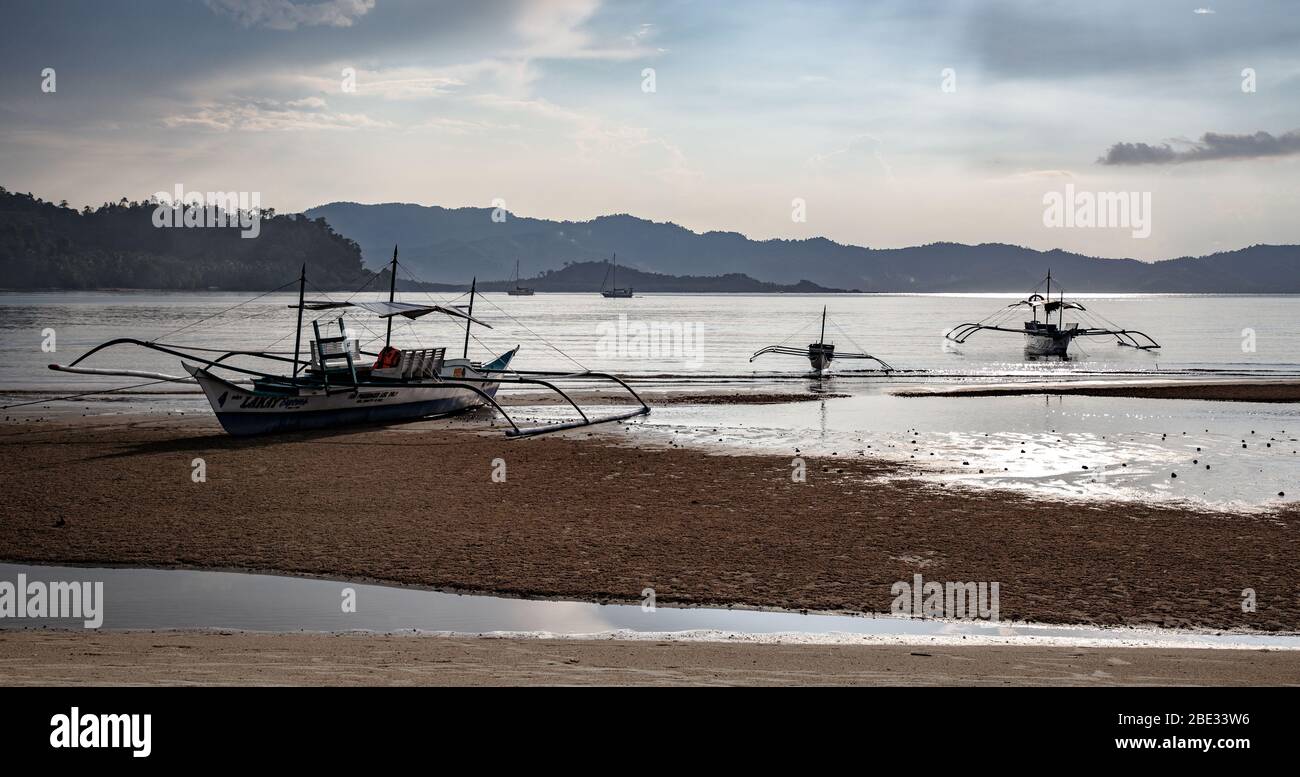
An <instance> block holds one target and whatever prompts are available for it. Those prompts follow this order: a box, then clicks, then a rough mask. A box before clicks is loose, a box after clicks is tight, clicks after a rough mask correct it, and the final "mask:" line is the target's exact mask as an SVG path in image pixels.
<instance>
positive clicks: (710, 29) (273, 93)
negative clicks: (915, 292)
mask: <svg viewBox="0 0 1300 777" xmlns="http://www.w3.org/2000/svg"><path fill="white" fill-rule="evenodd" d="M1296 11H1297V8H1296V6H1295V4H1294V2H1290V1H1286V0H1279V1H1278V2H1248V1H1242V2H1226V1H1221V2H1210V0H1192V2H1168V1H1166V0H1148V1H1146V2H1132V0H1126V1H1125V2H1106V1H1098V2H1088V3H1079V2H1050V1H1048V2H988V1H984V0H981V1H971V2H960V1H954V2H931V1H929V0H899V1H898V2H868V1H867V0H842V1H841V0H819V1H818V2H806V3H799V2H765V1H763V0H754V1H753V2H742V1H741V0H736V1H734V2H722V1H712V0H701V1H700V2H675V1H674V0H667V1H666V2H665V1H660V2H648V1H647V2H641V1H638V0H628V1H626V2H618V1H615V0H609V1H606V2H601V1H600V0H536V1H534V2H526V1H525V0H480V1H479V2H473V3H469V2H460V1H456V2H442V1H441V0H130V1H129V2H128V0H90V1H86V2H80V1H72V0H36V1H29V0H6V2H5V4H4V8H3V11H2V12H0V13H2V14H3V16H2V17H0V18H3V19H4V24H3V28H2V29H0V185H2V186H4V187H6V188H8V189H10V190H14V191H24V192H25V191H31V192H32V193H34V194H36V195H38V196H41V197H43V198H45V199H48V200H54V201H58V200H62V199H66V200H68V201H69V202H70V203H71V204H73V205H76V206H80V205H84V204H87V203H90V204H99V203H101V202H104V201H108V200H117V199H119V198H121V197H124V196H125V197H127V198H128V199H145V198H147V197H148V196H149V195H151V194H152V193H154V192H157V191H169V192H170V191H173V190H174V189H175V188H176V186H177V185H181V186H183V187H184V188H185V189H186V190H189V191H200V192H206V191H244V192H257V193H259V194H260V198H261V202H262V204H263V205H266V206H271V207H275V208H276V209H277V210H279V211H281V212H288V211H300V210H303V209H306V208H310V207H312V206H314V205H319V204H324V203H327V202H332V201H339V200H346V201H354V202H370V203H377V202H413V203H420V204H425V205H443V206H448V207H459V206H477V207H491V206H493V205H494V204H499V203H502V202H503V203H504V206H505V207H506V208H507V209H508V210H509V211H510V212H512V213H517V214H520V215H526V216H534V217H541V218H553V219H569V220H584V219H589V218H593V217H596V216H600V215H604V214H612V213H631V214H633V215H636V216H640V217H643V218H648V219H653V220H656V221H673V222H676V223H678V224H681V225H683V226H686V227H688V228H690V229H693V230H696V231H701V232H702V231H708V230H722V231H735V232H741V233H743V234H745V235H747V236H749V237H752V238H756V239H766V238H783V239H798V238H807V237H815V236H824V237H827V238H830V239H832V240H836V241H839V242H842V243H851V244H855V245H863V246H869V247H878V248H884V247H898V246H906V245H919V244H925V243H932V242H940V241H954V242H964V243H982V242H1005V243H1015V244H1020V245H1026V246H1030V247H1033V248H1039V249H1051V248H1064V249H1067V250H1072V251H1079V252H1082V253H1087V254H1091V255H1097V256H1112V257H1134V258H1139V259H1148V260H1150V259H1164V258H1171V257H1175V256H1182V255H1201V254H1207V253H1213V252H1215V251H1222V250H1232V249H1235V248H1240V247H1242V246H1247V245H1252V244H1256V243H1300V217H1297V213H1300V186H1298V185H1297V181H1300V14H1297V13H1296ZM47 68H49V69H53V73H54V81H53V84H52V86H53V90H52V91H51V90H50V89H49V87H50V86H51V84H50V83H49V77H48V75H47V73H48V71H47V70H46V69H47ZM349 73H355V76H354V77H351V78H349V77H348V74H349ZM651 80H652V81H653V83H651ZM1067 186H1068V187H1070V189H1069V191H1072V192H1074V193H1075V198H1074V199H1071V200H1069V202H1071V203H1074V204H1076V205H1078V204H1080V203H1085V200H1084V199H1080V194H1081V193H1082V194H1083V195H1088V194H1092V195H1101V194H1108V193H1117V192H1134V193H1137V195H1149V202H1150V212H1149V214H1146V215H1147V216H1148V217H1149V226H1150V229H1149V230H1145V231H1146V232H1147V233H1148V234H1146V236H1139V235H1140V234H1141V232H1142V231H1143V230H1137V229H1132V228H1129V227H1130V226H1131V225H1127V224H1108V225H1104V226H1092V227H1088V226H1078V225H1076V226H1073V227H1066V226H1048V225H1047V224H1046V223H1045V211H1047V210H1048V205H1047V200H1046V199H1045V198H1047V197H1049V194H1051V193H1056V196H1057V197H1058V199H1059V198H1060V197H1061V196H1063V195H1064V194H1065V193H1066V192H1067ZM1137 195H1135V196H1134V197H1133V198H1132V199H1133V201H1134V202H1135V203H1141V202H1143V196H1137ZM1085 204H1086V203H1085ZM1133 215H1134V216H1135V217H1136V216H1138V215H1140V214H1138V213H1134V214H1133ZM801 217H802V218H801ZM1084 223H1085V224H1086V222H1084Z"/></svg>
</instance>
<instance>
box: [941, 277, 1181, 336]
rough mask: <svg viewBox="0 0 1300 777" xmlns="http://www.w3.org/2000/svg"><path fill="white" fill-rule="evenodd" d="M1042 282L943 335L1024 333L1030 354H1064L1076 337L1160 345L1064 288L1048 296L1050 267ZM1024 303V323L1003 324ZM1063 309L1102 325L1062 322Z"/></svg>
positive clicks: (1063, 318) (1063, 319)
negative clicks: (1016, 299) (1072, 297)
mask: <svg viewBox="0 0 1300 777" xmlns="http://www.w3.org/2000/svg"><path fill="white" fill-rule="evenodd" d="M1045 282H1046V287H1044V284H1043V283H1041V282H1040V283H1039V284H1038V286H1036V287H1035V288H1034V290H1033V291H1032V292H1031V293H1030V294H1029V296H1028V297H1026V298H1025V299H1022V300H1020V301H1019V302H1014V303H1012V304H1010V305H1007V306H1006V307H1005V308H1003V309H1002V310H999V311H998V312H996V313H994V314H993V315H991V316H989V317H987V318H984V319H981V320H980V321H977V322H975V323H970V324H958V325H957V326H955V327H953V328H952V329H951V330H949V331H948V333H947V334H945V335H944V337H946V338H948V339H949V340H951V341H953V342H954V343H964V342H966V340H967V339H968V338H969V337H970V336H971V335H973V334H975V333H976V332H980V331H983V330H990V331H994V332H1018V333H1021V334H1023V335H1024V336H1025V353H1026V354H1029V355H1030V356H1065V355H1066V352H1067V351H1068V350H1069V348H1070V343H1071V342H1072V341H1073V340H1074V338H1076V337H1108V336H1109V337H1114V338H1115V341H1116V342H1117V343H1118V344H1119V345H1123V346H1127V347H1129V348H1137V349H1139V350H1143V351H1149V350H1153V349H1156V348H1159V347H1160V344H1159V343H1157V342H1156V341H1155V340H1154V339H1152V338H1151V336H1150V335H1147V334H1146V333H1144V332H1139V331H1138V330H1136V329H1123V328H1120V327H1118V326H1115V325H1114V324H1113V323H1112V322H1110V321H1108V320H1106V319H1105V318H1104V317H1102V316H1101V315H1100V314H1096V313H1090V312H1089V311H1088V309H1087V308H1085V307H1084V306H1083V305H1082V304H1080V303H1078V302H1075V301H1074V300H1067V299H1066V298H1065V290H1064V289H1061V290H1060V294H1059V296H1058V297H1057V298H1056V299H1052V273H1051V271H1050V270H1049V271H1048V273H1047V278H1046V279H1045ZM1058 286H1059V284H1058ZM1039 289H1043V290H1044V291H1043V293H1042V294H1039V293H1038V290H1039ZM1026 307H1027V308H1029V309H1030V311H1032V315H1033V320H1032V321H1025V322H1024V326H1023V327H1021V328H1020V329H1016V328H1014V327H1010V326H1004V324H1007V323H1009V320H1010V319H1011V318H1012V317H1013V316H1014V315H1015V314H1016V313H1017V312H1018V311H1019V310H1020V309H1021V308H1026ZM1067 310H1074V311H1078V314H1079V318H1081V319H1088V318H1094V317H1095V318H1096V319H1098V321H1095V322H1088V321H1085V323H1100V324H1103V325H1104V326H1082V327H1081V326H1079V324H1078V322H1070V323H1069V324H1067V323H1065V311H1067ZM1040 313H1041V314H1042V320H1039V314H1040ZM1053 315H1055V316H1056V322H1055V323H1053V322H1052V316H1053Z"/></svg>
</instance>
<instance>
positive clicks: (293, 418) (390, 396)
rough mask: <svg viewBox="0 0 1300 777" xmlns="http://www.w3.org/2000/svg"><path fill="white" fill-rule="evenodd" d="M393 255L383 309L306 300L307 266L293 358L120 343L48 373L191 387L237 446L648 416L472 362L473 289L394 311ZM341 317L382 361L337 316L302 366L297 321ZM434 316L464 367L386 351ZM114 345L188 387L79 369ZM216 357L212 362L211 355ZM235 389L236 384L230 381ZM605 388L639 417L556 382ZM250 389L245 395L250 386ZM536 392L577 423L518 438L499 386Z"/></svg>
mask: <svg viewBox="0 0 1300 777" xmlns="http://www.w3.org/2000/svg"><path fill="white" fill-rule="evenodd" d="M397 267H398V264H397V249H396V248H394V249H393V261H392V265H391V275H390V279H389V289H388V301H387V302H351V301H348V302H335V301H332V300H308V299H306V296H305V295H306V287H307V266H306V265H303V268H302V273H301V274H300V276H299V278H298V303H297V304H296V305H290V307H291V308H296V309H297V311H298V324H297V329H296V333H295V336H294V350H293V356H292V357H290V356H288V355H286V354H279V353H272V352H269V351H244V350H229V351H221V350H219V349H209V348H198V347H194V346H179V345H170V344H167V343H159V342H156V341H146V340H138V339H135V338H118V339H116V340H110V341H108V342H105V343H101V344H100V345H98V346H95V347H94V348H92V349H90V350H89V351H87V352H86V353H84V354H82V355H81V356H79V357H77V359H75V360H74V361H72V362H71V363H70V364H68V365H66V366H65V365H59V364H51V365H50V369H53V370H61V371H64V372H75V373H83V374H92V375H127V376H131V377H145V378H155V379H158V380H172V381H188V380H191V379H192V380H193V381H195V382H197V383H198V385H199V387H200V388H202V389H203V392H204V394H205V395H206V396H207V398H208V401H209V402H210V403H211V405H212V409H213V411H214V412H215V413H216V415H217V419H218V420H219V421H220V422H221V425H222V427H223V428H224V429H225V430H226V431H227V432H228V433H230V434H232V435H236V436H246V435H256V434H268V433H275V432H287V431H298V430H305V429H320V428H328V427H335V426H343V425H350V424H357V423H374V422H383V421H397V420H406V419H415V418H425V417H429V416H436V415H446V414H449V413H455V412H458V411H462V410H466V409H468V408H471V407H475V406H481V405H486V406H488V407H491V408H492V409H493V410H495V411H496V412H497V413H498V414H500V415H501V417H502V418H504V419H505V420H506V422H507V423H508V424H509V425H510V428H509V429H508V430H507V431H506V435H507V436H510V437H531V436H535V435H539V434H546V433H548V432H555V431H560V430H562V429H574V428H578V427H583V426H591V425H594V424H601V423H609V422H612V421H622V420H625V419H628V418H633V417H635V416H639V415H644V414H646V413H649V412H650V406H649V405H647V404H646V403H645V401H644V400H642V399H641V397H640V396H639V395H638V394H637V393H636V392H635V391H634V390H633V389H632V387H631V386H629V385H628V384H627V383H626V382H624V381H623V380H622V379H620V378H618V377H616V376H614V375H611V374H608V373H603V372H593V371H590V370H585V369H584V370H581V371H578V372H563V371H548V370H517V369H511V368H510V362H511V361H512V359H513V358H514V356H515V355H516V353H518V351H519V346H515V348H513V349H511V350H509V351H506V352H505V353H502V354H501V355H499V356H497V357H496V358H495V359H492V360H491V361H488V362H487V363H480V362H474V361H471V360H470V359H469V358H468V356H469V338H470V329H469V328H470V326H472V325H475V324H477V325H479V326H483V327H487V328H489V329H490V328H491V327H490V326H489V325H488V324H486V323H484V322H482V321H479V320H478V319H476V318H474V315H473V313H474V296H475V287H474V286H471V288H470V301H469V305H468V306H467V309H466V310H463V311H462V310H461V308H460V306H451V307H448V306H444V305H437V304H428V305H422V304H414V303H407V302H398V301H397V300H396V290H397V288H396V287H397ZM343 308H356V309H360V310H365V311H367V312H369V313H372V314H374V315H376V316H378V317H380V318H382V319H385V320H386V321H387V329H386V331H385V334H384V347H383V349H382V350H381V351H379V352H378V353H372V352H369V351H364V350H362V348H361V345H360V342H359V341H358V339H357V338H356V337H354V336H352V335H350V334H349V333H348V331H347V327H346V325H345V324H344V320H343V317H342V316H341V315H340V316H339V317H338V318H337V319H335V320H333V321H326V322H325V329H322V326H321V322H322V319H317V320H314V321H312V322H311V325H312V334H313V335H314V338H313V339H312V340H311V341H310V344H309V354H308V355H307V356H308V358H305V359H304V358H302V357H303V355H304V354H303V353H302V330H303V318H304V314H305V313H306V312H307V311H328V310H339V309H343ZM430 313H439V314H442V315H446V316H450V317H453V318H459V319H461V320H463V321H464V322H465V344H464V350H463V353H462V355H461V358H458V359H457V358H451V359H448V358H447V357H446V351H447V349H446V348H430V349H416V350H410V349H407V350H400V349H398V348H394V347H393V345H392V334H393V318H394V317H395V316H402V317H404V318H407V319H411V320H414V319H416V318H420V317H422V316H425V315H428V314H430ZM335 322H336V323H337V325H338V334H337V335H333V336H331V335H329V334H327V333H328V331H329V329H328V328H329V326H331V325H332V324H334V323H335ZM118 345H136V346H140V347H142V348H148V349H150V350H153V351H159V352H161V353H165V354H169V355H172V356H176V357H178V358H180V359H181V366H182V367H183V368H184V369H185V371H186V372H187V373H188V376H189V377H185V376H173V375H165V374H162V373H152V372H141V371H135V370H103V369H93V368H88V367H78V366H77V365H78V364H80V363H81V362H82V361H84V360H86V359H87V358H89V357H90V356H92V355H94V354H96V353H98V352H100V351H103V350H105V349H107V348H111V347H114V346H118ZM213 354H216V355H213ZM241 357H242V358H251V359H258V360H264V361H270V362H276V363H279V364H282V365H290V366H292V371H291V372H290V373H289V374H287V375H282V374H273V373H270V372H264V371H262V370H258V369H253V368H251V367H244V366H238V365H235V364H231V363H230V361H231V360H233V359H236V358H241ZM362 357H373V358H374V359H375V361H374V362H373V364H363V363H362V361H363V359H362ZM219 371H227V372H229V373H233V374H234V375H236V376H239V377H240V378H243V379H244V382H243V383H235V382H233V380H232V379H228V378H226V377H222V376H221V375H219V374H217V373H218V372H219ZM236 379H238V378H236ZM572 379H582V380H608V381H612V382H614V383H616V384H618V385H619V386H621V387H622V388H623V389H625V390H626V391H627V392H628V394H629V395H631V397H632V398H633V399H634V400H636V402H637V404H639V405H640V407H638V408H636V409H635V410H630V411H627V412H623V413H617V414H614V415H609V416H604V417H598V418H593V417H592V416H590V415H588V413H587V412H586V411H584V410H583V409H582V408H581V407H579V405H578V404H577V403H576V402H575V401H574V400H573V398H572V397H570V396H569V395H568V394H567V393H565V392H564V391H563V390H562V389H561V388H560V387H559V386H557V385H556V383H557V382H559V381H563V380H572ZM250 383H251V387H250V385H249V384H250ZM509 385H513V386H537V387H541V388H544V389H548V390H550V391H553V392H555V393H556V394H558V395H560V397H562V398H563V399H564V400H565V401H566V402H567V403H568V404H569V405H570V406H572V407H573V409H574V410H575V411H576V412H577V414H578V417H579V419H580V420H574V421H568V422H564V423H557V424H547V425H543V426H537V427H529V428H522V427H520V426H519V425H518V424H517V423H516V422H515V420H514V419H513V418H511V417H510V414H509V413H507V412H506V411H505V410H504V409H503V408H502V407H501V405H500V404H499V403H498V402H497V401H496V394H497V390H498V389H499V388H500V387H501V386H509Z"/></svg>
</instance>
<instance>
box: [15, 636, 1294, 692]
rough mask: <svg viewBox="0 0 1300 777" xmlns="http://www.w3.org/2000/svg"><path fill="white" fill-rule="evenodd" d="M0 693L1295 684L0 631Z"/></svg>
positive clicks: (1163, 667)
mask: <svg viewBox="0 0 1300 777" xmlns="http://www.w3.org/2000/svg"><path fill="white" fill-rule="evenodd" d="M0 666H3V667H4V672H3V674H0V683H2V684H4V685H115V686H120V685H333V686H337V685H908V686H915V685H983V686H1016V685H1038V686H1042V685H1076V686H1113V685H1300V653H1297V652H1295V651H1262V650H1195V649H1172V648H1171V649H1159V648H1064V647H929V646H927V647H924V648H916V647H908V646H880V645H786V644H748V643H739V644H737V643H718V642H651V641H619V640H556V639H515V638H510V639H505V638H491V637H439V636H392V635H359V634H337V635H336V634H278V635H272V634H249V633H244V632H167V633H156V634H155V633H142V632H132V633H84V632H83V633H75V632H0Z"/></svg>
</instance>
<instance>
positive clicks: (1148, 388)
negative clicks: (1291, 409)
mask: <svg viewBox="0 0 1300 777" xmlns="http://www.w3.org/2000/svg"><path fill="white" fill-rule="evenodd" d="M889 393H890V394H891V395H893V396H896V397H909V398H920V397H952V398H960V397H1015V396H1029V395H1039V394H1048V395H1074V396H1089V397H1127V398H1133V399H1197V400H1205V401H1214V402H1266V403H1291V402H1300V380H1297V379H1295V378H1256V379H1252V380H1239V379H1224V380H1215V381H1206V380H1150V381H1055V382H1047V383H1045V382H1026V383H999V384H983V385H980V384H976V385H968V386H947V385H942V386H925V387H914V388H905V389H897V390H893V391H890V392H889Z"/></svg>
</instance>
